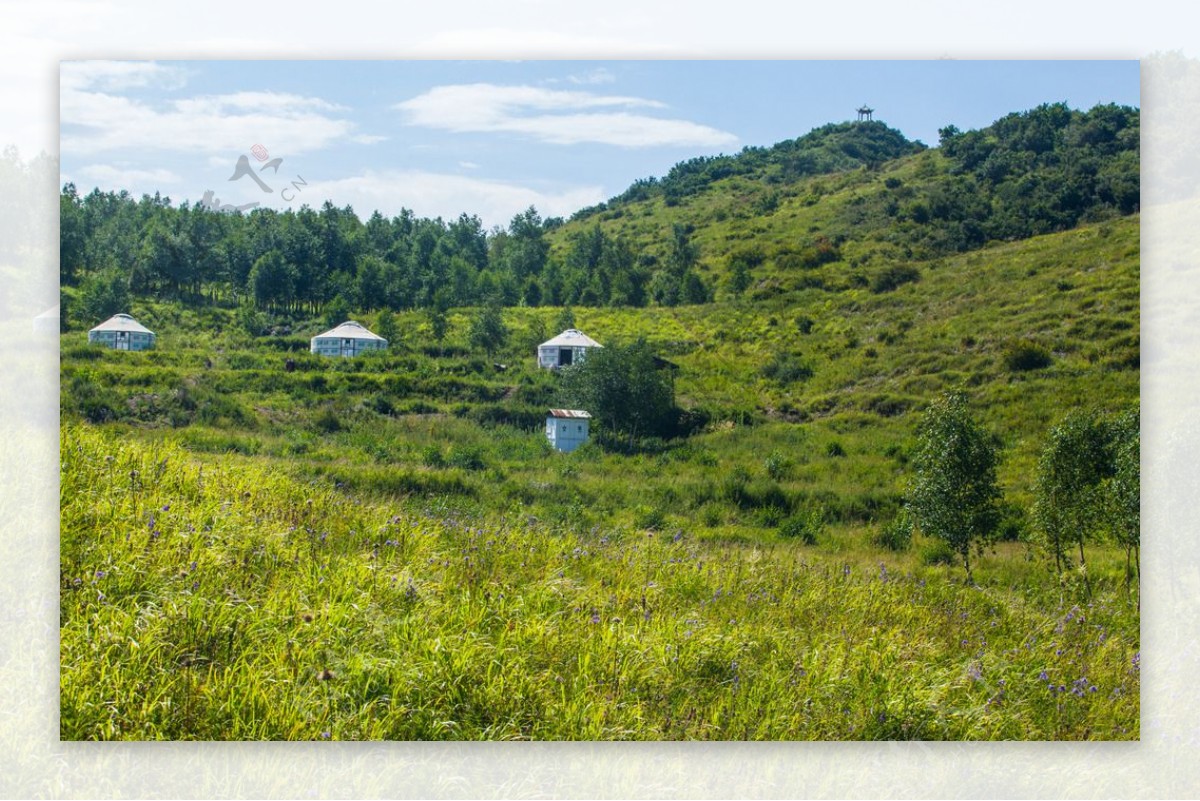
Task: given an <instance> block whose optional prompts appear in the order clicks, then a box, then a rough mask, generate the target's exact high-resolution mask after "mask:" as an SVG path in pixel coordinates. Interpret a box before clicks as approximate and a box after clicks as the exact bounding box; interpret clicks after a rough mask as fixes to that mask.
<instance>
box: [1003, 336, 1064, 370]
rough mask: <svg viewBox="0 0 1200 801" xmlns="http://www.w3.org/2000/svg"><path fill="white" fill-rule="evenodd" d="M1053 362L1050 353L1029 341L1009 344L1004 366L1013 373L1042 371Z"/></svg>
mask: <svg viewBox="0 0 1200 801" xmlns="http://www.w3.org/2000/svg"><path fill="white" fill-rule="evenodd" d="M1051 361H1052V360H1051V358H1050V351H1048V350H1046V349H1045V348H1043V347H1042V346H1041V345H1039V344H1037V343H1036V342H1030V341H1029V340H1021V341H1020V342H1012V343H1009V345H1008V346H1007V347H1006V348H1005V349H1004V366H1005V367H1007V368H1008V369H1009V370H1011V371H1013V372H1024V371H1026V370H1041V369H1043V368H1045V367H1049V366H1050V363H1051Z"/></svg>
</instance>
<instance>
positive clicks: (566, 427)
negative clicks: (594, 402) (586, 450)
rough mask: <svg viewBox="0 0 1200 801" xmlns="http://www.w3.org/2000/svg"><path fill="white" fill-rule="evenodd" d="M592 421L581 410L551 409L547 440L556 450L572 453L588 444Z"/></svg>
mask: <svg viewBox="0 0 1200 801" xmlns="http://www.w3.org/2000/svg"><path fill="white" fill-rule="evenodd" d="M591 419H592V416H591V415H590V414H588V413H587V412H585V411H582V410H580V409H551V410H550V411H549V413H548V414H547V415H546V439H548V440H550V444H551V445H552V446H553V447H554V449H555V450H558V451H562V452H563V453H570V452H571V451H573V450H575V449H576V448H578V447H579V446H580V445H582V444H583V443H585V442H587V438H588V423H589V422H591Z"/></svg>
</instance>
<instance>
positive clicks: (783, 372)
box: [762, 351, 813, 384]
mask: <svg viewBox="0 0 1200 801" xmlns="http://www.w3.org/2000/svg"><path fill="white" fill-rule="evenodd" d="M762 374H763V376H764V377H765V378H769V379H771V380H773V381H778V382H779V383H781V384H792V383H795V382H797V381H807V380H808V379H810V378H812V376H813V368H812V365H811V364H809V363H808V362H805V361H803V360H801V359H800V357H799V356H794V355H792V354H788V353H783V352H781V351H775V354H774V356H772V357H771V361H769V362H768V363H767V364H765V365H763V368H762Z"/></svg>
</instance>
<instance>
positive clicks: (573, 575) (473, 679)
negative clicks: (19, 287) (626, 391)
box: [61, 107, 1140, 739]
mask: <svg viewBox="0 0 1200 801" xmlns="http://www.w3.org/2000/svg"><path fill="white" fill-rule="evenodd" d="M1060 112H1061V109H1056V108H1055V107H1046V108H1043V109H1040V110H1038V111H1037V113H1033V112H1031V113H1028V114H1025V115H1015V118H1014V119H1009V118H1006V120H1007V122H1006V121H998V123H997V124H996V126H993V128H992V129H987V130H985V131H983V132H968V133H966V134H963V133H959V132H955V131H947V132H945V136H944V139H945V142H944V143H943V146H942V147H941V148H939V149H938V150H928V149H923V148H921V147H920V146H917V145H914V144H913V143H909V142H906V141H904V140H903V138H902V137H899V138H897V136H896V135H894V132H890V131H889V129H887V128H886V126H880V125H866V126H828V127H826V128H825V129H819V130H818V131H817V132H814V133H813V134H810V135H809V136H808V137H801V139H798V140H795V141H794V142H790V143H781V145H779V146H777V147H775V148H770V149H763V150H753V151H747V152H745V153H743V154H740V155H738V156H736V157H720V158H717V159H700V160H696V161H694V162H686V163H684V164H683V165H680V166H679V167H678V168H677V169H676V170H675V171H673V172H672V174H671V175H669V176H667V177H666V178H664V179H663V180H662V181H654V182H645V183H642V184H638V185H635V186H634V187H631V188H630V190H629V191H628V192H626V193H624V194H623V195H622V196H620V197H618V198H615V199H614V200H612V201H610V202H609V203H607V204H604V206H603V207H602V208H595V209H590V210H585V211H584V212H582V213H580V214H579V215H577V216H576V218H574V219H572V220H570V221H567V222H564V223H562V224H561V225H559V224H557V223H555V224H553V225H550V226H547V228H546V230H545V232H544V235H545V242H544V244H545V245H546V247H547V248H548V252H549V259H548V261H547V265H548V266H547V270H549V271H551V272H553V271H554V270H558V269H559V268H561V269H562V271H563V272H562V274H563V275H566V276H567V277H568V278H569V277H570V275H572V271H575V272H574V273H573V274H574V275H576V276H583V277H584V278H586V280H587V281H588V282H591V283H590V284H589V286H591V287H592V290H591V291H594V292H595V297H599V296H600V294H602V293H603V292H604V291H608V290H611V287H608V288H607V289H606V288H605V287H604V286H603V284H604V282H605V281H606V280H609V279H612V280H616V278H617V276H616V275H615V274H611V273H608V272H606V271H607V270H608V266H609V265H611V264H613V263H620V264H625V265H627V266H628V265H634V267H633V270H634V272H638V271H640V273H641V274H642V275H643V276H650V275H652V274H656V273H658V274H664V275H667V276H669V277H670V276H674V277H676V278H678V277H679V275H682V274H683V273H687V272H691V273H694V274H695V275H697V276H699V277H700V284H699V286H700V287H701V289H704V290H705V291H707V293H708V296H707V297H706V298H705V300H706V302H702V303H678V302H676V303H675V305H655V304H654V303H653V302H651V303H649V305H646V306H644V307H640V306H631V305H625V306H607V305H603V304H597V305H576V306H575V308H574V310H573V314H574V318H575V324H576V326H577V327H579V328H581V329H582V330H584V331H585V332H586V333H587V334H589V335H590V336H592V337H593V338H595V339H597V340H598V341H600V342H601V343H603V344H606V345H612V344H617V343H628V342H630V341H632V340H634V339H636V338H644V339H645V340H646V341H647V342H648V343H650V345H651V346H652V347H653V349H654V350H655V352H656V353H658V354H659V355H661V356H662V357H665V358H666V359H669V360H670V361H671V362H672V363H673V364H674V365H676V366H677V367H678V370H677V372H676V373H674V377H673V381H674V387H675V392H676V397H677V402H678V403H679V405H680V406H682V407H683V408H685V409H687V410H689V412H690V417H689V419H690V420H691V421H692V422H693V423H694V425H693V426H692V428H691V430H690V433H689V434H688V435H686V436H680V437H678V438H675V439H666V440H664V439H658V438H643V439H641V440H639V441H637V442H635V443H634V445H633V447H607V448H606V447H603V446H602V445H601V444H600V442H599V441H596V442H593V443H590V444H588V445H586V446H584V447H583V448H581V449H580V450H578V451H576V452H575V453H572V454H559V453H556V452H554V451H552V450H551V449H550V448H549V446H548V445H547V443H546V441H545V436H544V434H543V432H542V424H543V420H544V416H545V410H546V408H547V407H549V406H554V405H558V404H559V403H561V402H562V397H563V396H562V389H561V387H560V384H561V381H560V377H559V376H558V375H555V374H552V373H550V372H548V371H543V370H539V369H538V368H537V367H536V362H535V358H536V345H537V344H538V343H540V342H542V341H544V340H546V339H548V338H549V337H550V336H552V335H553V334H555V333H557V332H558V330H557V329H558V327H559V323H558V320H559V319H560V316H561V315H562V312H563V309H561V308H558V307H554V306H536V305H531V306H524V307H522V306H517V307H508V308H505V309H504V310H503V319H504V322H505V324H506V325H507V327H508V329H509V337H508V339H507V341H506V342H505V343H504V344H503V345H502V346H501V347H500V348H499V349H498V350H496V351H495V352H493V353H485V352H484V351H483V350H481V349H478V348H475V347H473V346H472V345H471V341H470V337H469V335H468V333H469V329H470V324H471V321H472V320H473V319H474V318H475V317H476V316H477V315H478V313H479V310H478V309H477V308H474V307H470V306H459V307H456V308H452V309H450V311H449V313H448V319H449V322H450V330H449V334H448V336H447V337H446V338H445V340H444V341H437V340H435V339H434V338H433V337H432V336H431V334H430V331H429V321H428V313H427V311H425V310H419V309H408V308H406V309H400V310H398V311H396V312H395V313H394V315H393V322H394V325H395V328H396V335H395V336H394V337H392V344H391V347H390V348H389V349H388V350H387V351H386V352H383V353H379V354H371V355H367V356H363V357H359V358H356V359H323V358H319V357H316V356H312V355H311V354H309V353H308V352H307V351H308V338H309V337H310V336H312V335H313V334H315V333H318V332H320V331H322V330H324V329H325V328H326V327H327V326H328V322H329V321H328V320H327V319H325V318H326V315H325V314H321V313H317V311H316V308H315V307H314V306H311V305H309V304H306V303H297V304H295V305H293V306H292V307H290V308H288V309H280V308H275V309H273V310H270V309H263V310H259V311H254V310H252V309H249V308H248V307H246V306H242V307H237V306H234V305H233V304H231V303H225V302H222V301H221V300H220V298H221V293H220V292H214V293H213V294H211V295H204V293H197V294H193V295H189V296H187V297H186V298H184V299H169V298H163V297H158V296H155V295H154V294H153V293H149V294H147V293H142V294H138V293H135V294H134V296H133V298H132V300H131V303H130V307H129V308H128V311H130V312H131V313H132V314H133V315H134V316H135V317H137V318H138V319H139V320H140V321H141V322H142V323H144V324H146V325H147V326H148V327H149V328H151V329H152V330H154V331H156V332H157V333H158V336H159V339H158V346H157V348H156V349H155V350H153V351H149V352H144V353H121V352H115V351H110V350H104V349H101V348H98V347H94V346H90V345H88V344H87V342H86V333H85V331H84V330H82V329H84V328H86V327H87V326H85V325H81V324H80V323H79V321H78V320H76V321H75V322H74V323H73V328H72V329H71V330H68V331H67V332H65V333H64V334H63V335H62V360H61V407H62V414H63V417H62V419H63V435H62V436H63V439H62V452H63V480H62V509H63V517H62V586H63V599H62V615H63V617H62V620H63V631H62V642H63V649H62V653H63V662H62V688H63V690H62V708H63V718H62V729H61V731H62V736H63V737H64V738H66V739H79V738H85V739H86V738H159V737H163V738H176V737H196V738H218V739H219V738H293V739H309V738H311V739H317V738H324V737H333V738H409V737H414V738H468V739H469V738H562V739H573V738H614V739H638V738H641V739H645V738H714V739H731V738H733V739H737V738H769V739H779V738H797V739H810V738H811V739H820V738H837V739H858V738H864V739H875V738H914V737H919V738H931V739H939V738H971V739H976V738H978V739H987V738H991V739H1009V738H1022V737H1026V738H1078V739H1087V738H1112V739H1126V738H1130V739H1133V738H1136V737H1137V736H1138V703H1137V698H1138V694H1137V687H1138V660H1139V650H1138V649H1139V646H1138V636H1139V635H1138V614H1139V612H1138V594H1137V588H1136V586H1133V587H1128V586H1127V585H1126V581H1125V574H1124V554H1123V552H1121V551H1120V549H1118V548H1117V547H1116V546H1115V545H1111V544H1108V543H1106V542H1105V541H1104V538H1103V537H1102V536H1098V537H1097V538H1096V539H1095V540H1094V541H1090V542H1089V543H1088V549H1089V555H1088V573H1087V576H1086V577H1085V576H1084V575H1083V574H1081V573H1079V572H1078V571H1075V570H1071V571H1068V572H1066V573H1063V574H1056V573H1055V567H1054V564H1053V559H1047V558H1046V555H1045V553H1044V550H1043V549H1042V547H1041V545H1040V544H1039V536H1038V532H1037V531H1036V530H1035V529H1034V527H1033V526H1032V524H1031V516H1030V509H1031V505H1032V501H1033V478H1034V476H1035V473H1036V467H1037V460H1038V457H1039V455H1040V454H1041V452H1042V449H1043V448H1044V447H1045V445H1046V443H1047V441H1048V432H1049V430H1050V429H1051V427H1052V426H1053V425H1055V424H1056V423H1057V422H1058V421H1059V420H1061V419H1062V417H1063V415H1064V414H1066V413H1067V412H1068V411H1070V410H1073V409H1093V410H1095V411H1097V412H1100V413H1103V414H1114V413H1117V412H1119V411H1121V410H1124V409H1126V408H1128V407H1130V406H1132V405H1133V404H1135V403H1136V402H1137V398H1138V392H1139V360H1140V356H1139V236H1138V226H1139V219H1138V216H1137V214H1136V213H1130V212H1132V211H1133V209H1131V208H1129V207H1128V204H1129V202H1130V201H1129V198H1130V195H1129V193H1128V191H1127V189H1128V187H1127V186H1126V185H1125V184H1123V183H1122V180H1123V176H1126V175H1127V172H1128V171H1127V169H1126V168H1127V167H1128V166H1129V165H1128V163H1126V162H1127V159H1126V155H1125V154H1127V153H1128V152H1129V150H1128V147H1127V145H1128V142H1127V140H1128V137H1129V135H1130V134H1129V132H1130V130H1133V131H1136V125H1134V126H1132V128H1131V126H1130V125H1129V119H1130V117H1129V114H1127V113H1125V112H1121V111H1120V110H1111V109H1110V110H1108V112H1106V111H1105V110H1104V109H1101V110H1099V111H1095V110H1094V111H1093V112H1090V113H1089V114H1087V115H1083V116H1074V117H1070V118H1069V120H1068V122H1065V123H1063V124H1062V125H1059V126H1058V127H1054V126H1050V129H1052V130H1054V131H1058V132H1059V133H1058V134H1055V135H1056V136H1059V137H1060V138H1061V139H1063V141H1062V142H1057V141H1055V142H1051V143H1050V144H1047V143H1046V142H1047V141H1049V140H1045V141H1044V140H1042V139H1039V138H1038V136H1037V134H1038V132H1039V131H1041V130H1043V128H1045V125H1043V123H1046V121H1047V120H1050V121H1052V122H1053V121H1054V120H1056V119H1059V117H1058V116H1056V115H1059V114H1060ZM1076 114H1077V113H1076ZM1059 122H1061V120H1059ZM1046 124H1047V125H1048V124H1049V123H1046ZM1039 126H1041V127H1039ZM1052 138H1053V137H1052ZM1016 141H1019V142H1020V143H1021V144H1020V147H1016V146H1012V142H1016ZM1080 142H1086V143H1089V144H1088V145H1087V147H1083V146H1082V145H1080ZM1071 143H1074V146H1075V147H1076V151H1077V152H1078V153H1079V154H1084V155H1086V156H1088V158H1093V157H1094V158H1095V160H1094V161H1093V162H1091V163H1090V166H1089V163H1088V159H1087V158H1083V157H1082V156H1081V157H1080V158H1078V159H1072V160H1064V159H1063V158H1062V157H1061V156H1062V153H1063V152H1065V151H1064V148H1068V145H1070V144H1071ZM1068 149H1069V148H1068ZM1097 154H1099V155H1097ZM1122 159H1126V161H1122ZM1018 167H1020V169H1018ZM1056 176H1057V179H1055V177H1056ZM1080 176H1084V178H1080ZM1085 178H1086V180H1085ZM1052 179H1053V180H1052ZM1076 179H1078V181H1082V183H1076V184H1072V181H1075V180H1076ZM1022 187H1023V188H1022ZM1135 188H1136V187H1135ZM1021 192H1024V194H1021ZM1070 198H1077V199H1078V198H1083V199H1086V202H1083V201H1080V202H1079V203H1076V204H1075V205H1072V204H1071V203H1070V202H1068V200H1069V199H1070ZM1105 198H1108V199H1107V200H1105ZM1037 209H1041V212H1037V213H1035V211H1036V210H1037ZM148 213H151V214H160V215H167V214H168V212H166V211H162V210H159V211H153V210H151V211H150V212H148ZM1072 215H1075V216H1074V217H1073V216H1072ZM163 219H166V218H165V217H164V218H163ZM159 222H161V220H160V221H159ZM343 222H344V220H343ZM527 222H528V220H527ZM155 225H158V223H155ZM297 225H299V223H297ZM1039 226H1041V227H1045V228H1046V229H1047V230H1045V231H1041V232H1039V231H1035V230H1033V229H1035V228H1038V227H1039ZM156 230H159V232H160V233H161V229H156ZM155 235H156V236H157V235H158V234H155ZM511 241H512V240H511V239H510V240H508V243H509V245H511ZM428 242H429V243H433V242H434V240H433V239H432V238H431V239H429V240H428ZM616 243H623V244H620V245H619V246H618V245H617V244H616ZM506 246H507V245H506ZM436 247H440V245H438V246H436ZM614 247H616V248H617V249H618V250H620V249H622V248H623V249H624V252H625V256H621V257H620V258H618V259H617V260H616V261H615V262H614V261H612V260H611V259H610V258H609V257H610V256H611V255H612V252H613V248H614ZM84 249H85V250H86V248H84ZM589 254H590V255H589ZM597 254H598V255H597ZM606 254H607V255H606ZM592 256H596V259H595V260H594V262H593V261H590V259H592ZM509 257H511V251H510V254H509V256H506V257H504V258H506V259H507V258H509ZM626 257H630V258H626ZM489 258H490V257H489ZM498 258H499V257H498ZM497 263H504V264H507V263H508V262H506V261H503V260H501V261H499V262H497ZM553 265H557V266H553ZM378 266H379V265H378V264H377V265H376V267H378ZM681 267H682V272H681V273H680V272H678V271H679V270H680V268H681ZM371 269H374V267H372V268H371ZM487 272H488V271H487V270H485V273H487ZM461 274H462V275H466V273H465V272H463V273H461ZM605 276H607V278H606V277H605ZM543 278H544V279H546V281H547V283H546V284H545V285H546V286H547V287H549V286H550V283H549V279H548V278H546V276H543ZM488 280H498V279H495V276H494V275H492V276H491V278H489V279H488ZM568 283H569V282H568ZM662 286H663V284H662V282H661V281H660V282H659V284H658V285H656V284H655V283H654V282H653V281H650V283H649V284H648V287H649V291H650V292H651V293H653V292H655V291H657V290H658V289H661V288H662ZM576 288H577V289H578V288H579V287H576ZM584 289H586V287H585V288H584ZM63 292H64V298H65V301H66V307H67V308H75V309H79V308H83V307H84V306H85V304H84V302H83V301H84V300H85V297H84V296H86V295H88V293H90V292H92V288H91V287H90V286H89V285H88V284H87V282H86V281H85V282H84V283H83V284H81V285H79V286H78V287H77V286H72V285H70V284H68V285H66V286H65V287H64V290H63ZM214 299H215V300H214ZM344 300H345V298H343V301H344ZM675 301H678V298H677V297H676V298H675ZM381 314H388V315H392V314H393V313H392V311H390V310H388V311H386V312H380V311H375V310H367V311H363V310H355V309H353V308H352V307H350V308H348V310H347V316H350V317H354V318H357V319H359V320H361V321H362V322H364V323H367V324H368V325H376V324H377V323H379V322H381V320H380V315H381ZM288 360H290V361H291V363H292V366H293V369H291V370H288V369H285V362H287V361H288ZM954 389H959V390H963V391H965V392H966V393H967V396H968V398H969V401H970V407H971V411H972V414H973V415H974V416H975V418H976V419H977V420H979V421H980V423H981V424H982V425H983V426H984V427H985V428H986V429H987V430H988V431H990V432H991V433H993V434H994V435H995V436H996V437H997V438H998V441H999V444H1000V455H1001V461H1000V467H999V481H1000V484H1001V488H1002V490H1003V501H1002V513H1003V522H1002V524H1001V528H1000V542H999V543H998V544H997V545H996V546H995V547H994V548H992V549H991V550H990V551H989V552H988V553H987V554H986V555H985V556H984V558H983V559H982V560H980V561H979V562H978V563H976V564H975V580H976V582H977V583H976V584H964V583H963V582H962V570H961V567H959V566H956V565H955V563H954V559H953V555H952V554H951V553H950V552H949V551H948V549H947V548H946V546H945V545H944V544H943V543H941V542H940V541H936V540H933V539H930V538H928V537H925V536H923V535H922V534H921V532H920V531H916V532H915V533H914V535H913V537H912V539H911V541H910V540H909V539H907V538H905V537H897V536H896V532H897V530H898V526H897V518H898V514H899V512H900V510H901V508H902V505H903V503H904V500H905V497H906V493H907V492H908V487H909V485H910V482H911V481H912V479H913V470H912V467H911V465H910V459H911V455H912V453H913V450H914V446H915V431H916V427H917V423H918V421H919V419H920V415H921V413H922V412H923V410H924V409H925V408H926V406H927V405H928V404H929V403H930V402H931V401H932V400H933V399H935V398H936V397H938V396H939V395H940V394H941V393H942V392H944V391H947V390H954ZM598 433H599V434H600V435H603V434H604V432H603V431H599V432H598ZM597 439H598V440H600V439H603V437H602V436H601V437H598V438H597ZM1101 533H1102V532H1097V534H1098V535H1099V534H1101Z"/></svg>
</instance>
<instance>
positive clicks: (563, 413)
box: [550, 409, 591, 419]
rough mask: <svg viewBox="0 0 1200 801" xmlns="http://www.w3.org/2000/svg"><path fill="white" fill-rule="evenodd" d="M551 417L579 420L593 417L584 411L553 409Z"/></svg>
mask: <svg viewBox="0 0 1200 801" xmlns="http://www.w3.org/2000/svg"><path fill="white" fill-rule="evenodd" d="M550 416H551V417H566V418H579V419H590V418H591V415H590V414H588V413H587V412H585V411H583V410H582V409H551V410H550Z"/></svg>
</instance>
